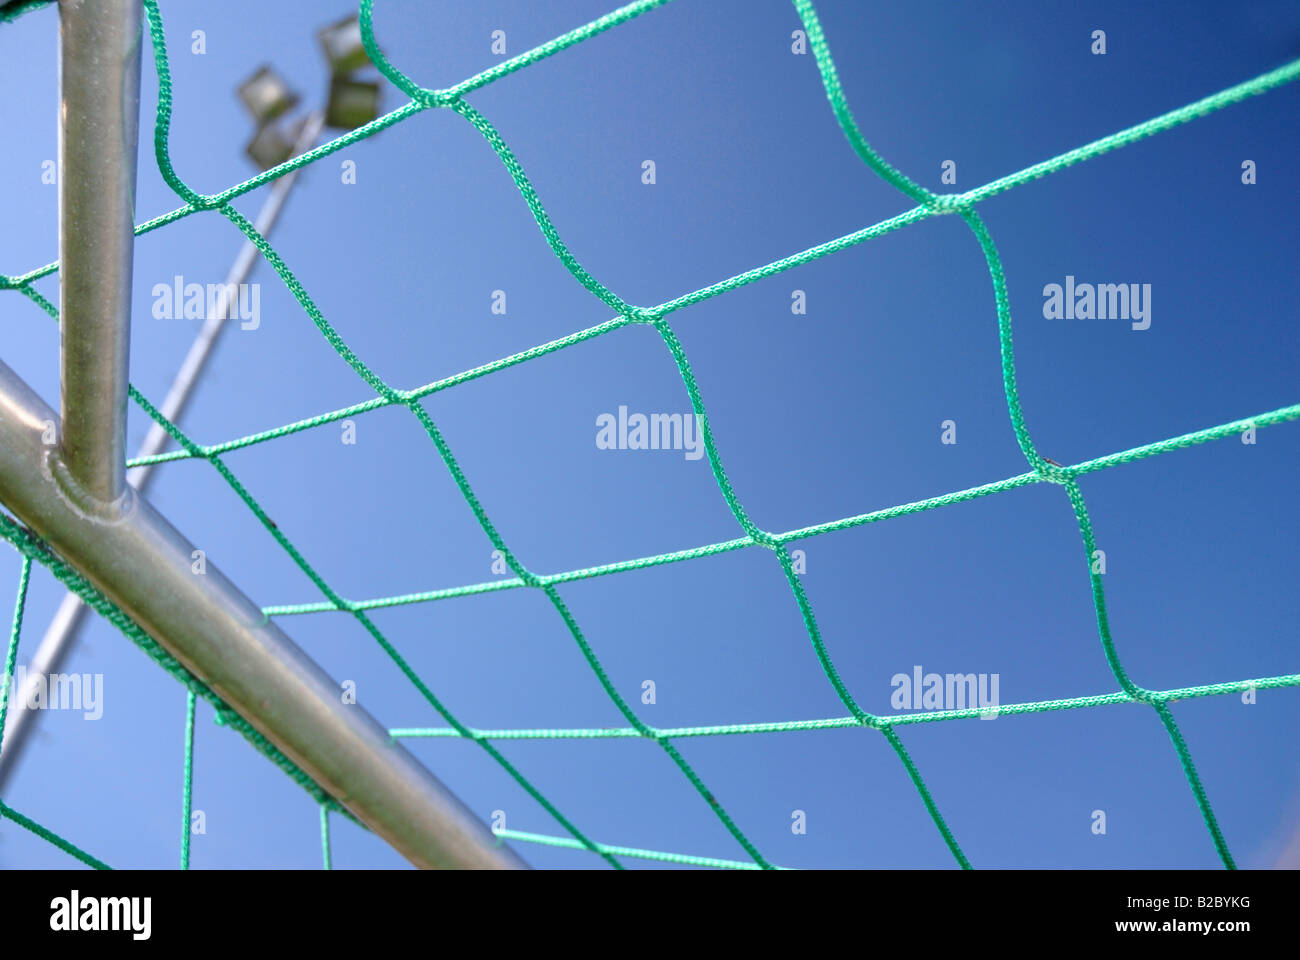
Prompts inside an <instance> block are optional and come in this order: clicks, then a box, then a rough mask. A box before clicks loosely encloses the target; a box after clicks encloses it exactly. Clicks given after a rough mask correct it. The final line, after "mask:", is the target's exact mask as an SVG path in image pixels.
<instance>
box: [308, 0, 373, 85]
mask: <svg viewBox="0 0 1300 960" xmlns="http://www.w3.org/2000/svg"><path fill="white" fill-rule="evenodd" d="M317 36H318V37H320V44H321V47H322V48H323V49H324V51H325V59H327V60H328V61H329V64H330V71H331V72H332V73H333V74H334V75H335V76H339V75H345V74H349V73H352V72H353V71H354V70H360V69H361V68H362V67H366V66H369V65H370V55H369V54H367V53H366V48H365V45H364V44H363V43H362V42H361V21H360V20H358V19H357V17H356V16H355V15H352V16H347V17H344V18H343V19H342V20H339V21H338V22H337V23H331V24H330V25H329V26H328V27H323V28H322V29H321V30H320V32H319V33H318V34H317Z"/></svg>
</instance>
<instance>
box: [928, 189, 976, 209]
mask: <svg viewBox="0 0 1300 960" xmlns="http://www.w3.org/2000/svg"><path fill="white" fill-rule="evenodd" d="M970 205H971V203H970V200H969V199H967V197H966V194H964V193H936V194H932V195H931V196H930V199H929V200H928V201H927V203H926V206H928V207H929V208H930V209H931V210H933V211H934V212H935V213H960V212H961V211H962V210H965V209H966V208H967V207H969V206H970Z"/></svg>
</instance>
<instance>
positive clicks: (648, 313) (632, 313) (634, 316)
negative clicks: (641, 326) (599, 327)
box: [624, 307, 660, 324]
mask: <svg viewBox="0 0 1300 960" xmlns="http://www.w3.org/2000/svg"><path fill="white" fill-rule="evenodd" d="M624 316H626V317H627V318H628V319H629V320H631V321H632V322H633V323H649V324H654V323H657V322H658V320H659V316H660V314H659V311H658V310H657V309H656V308H654V307H633V308H632V309H631V310H629V311H628V312H627V313H626V314H624Z"/></svg>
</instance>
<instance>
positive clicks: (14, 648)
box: [0, 557, 32, 747]
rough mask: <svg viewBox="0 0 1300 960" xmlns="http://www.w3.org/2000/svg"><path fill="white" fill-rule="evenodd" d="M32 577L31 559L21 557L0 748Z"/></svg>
mask: <svg viewBox="0 0 1300 960" xmlns="http://www.w3.org/2000/svg"><path fill="white" fill-rule="evenodd" d="M31 576H32V558H31V557H23V564H22V569H20V570H19V571H18V599H17V600H15V601H14V616H13V620H12V622H11V624H10V627H9V649H8V652H7V653H6V654H5V673H4V678H3V679H2V680H0V747H2V746H3V744H4V739H5V721H6V720H7V719H8V717H9V697H10V695H11V694H12V693H13V692H14V690H13V683H14V665H15V664H16V663H17V662H18V638H19V637H20V636H22V632H23V610H24V609H25V608H26V606H27V584H28V582H29V581H30V580H31Z"/></svg>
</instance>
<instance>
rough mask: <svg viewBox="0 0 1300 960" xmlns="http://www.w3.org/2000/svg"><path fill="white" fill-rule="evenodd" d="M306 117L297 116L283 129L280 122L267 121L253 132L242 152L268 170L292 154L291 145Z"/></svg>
mask: <svg viewBox="0 0 1300 960" xmlns="http://www.w3.org/2000/svg"><path fill="white" fill-rule="evenodd" d="M306 119H307V118H306V117H299V118H298V119H297V120H295V121H293V122H292V123H290V124H289V127H288V129H287V130H286V129H284V128H283V126H282V125H281V124H278V123H268V124H267V125H266V126H264V127H261V128H259V129H258V131H257V133H255V134H253V139H252V140H250V141H249V142H248V146H247V147H246V148H245V149H244V152H245V153H247V154H248V156H249V157H251V158H252V160H253V162H254V163H256V164H257V165H258V166H259V167H261V168H262V169H263V170H270V169H271V168H272V167H275V166H278V165H280V164H282V163H284V161H286V160H288V159H289V158H290V157H291V156H293V145H294V144H295V143H296V142H297V141H298V136H299V134H301V132H302V127H303V124H304V123H305V122H306Z"/></svg>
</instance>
